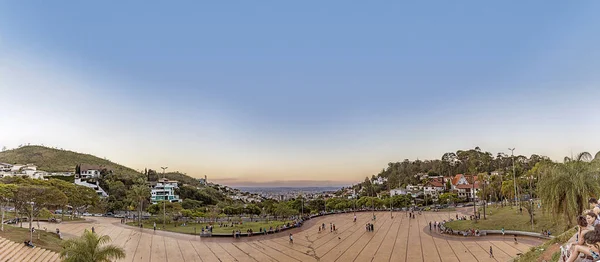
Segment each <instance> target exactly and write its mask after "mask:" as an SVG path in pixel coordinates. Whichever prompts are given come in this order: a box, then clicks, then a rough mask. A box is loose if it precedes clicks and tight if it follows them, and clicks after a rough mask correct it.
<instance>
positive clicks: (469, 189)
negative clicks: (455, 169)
mask: <svg viewBox="0 0 600 262" xmlns="http://www.w3.org/2000/svg"><path fill="white" fill-rule="evenodd" d="M469 181H471V182H472V181H475V186H473V184H472V183H470V182H469ZM479 187H480V183H479V181H477V176H469V177H468V179H467V177H466V176H465V175H463V174H458V175H456V176H454V177H453V178H452V191H454V192H456V193H457V195H458V197H461V198H468V199H473V198H477V193H478V192H479V190H480V188H479Z"/></svg>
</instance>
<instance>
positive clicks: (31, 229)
mask: <svg viewBox="0 0 600 262" xmlns="http://www.w3.org/2000/svg"><path fill="white" fill-rule="evenodd" d="M33 204H34V203H33V202H31V214H30V215H31V220H30V221H29V234H30V236H29V237H30V238H29V239H30V240H29V241H30V242H31V244H32V245H33ZM2 223H4V221H2Z"/></svg>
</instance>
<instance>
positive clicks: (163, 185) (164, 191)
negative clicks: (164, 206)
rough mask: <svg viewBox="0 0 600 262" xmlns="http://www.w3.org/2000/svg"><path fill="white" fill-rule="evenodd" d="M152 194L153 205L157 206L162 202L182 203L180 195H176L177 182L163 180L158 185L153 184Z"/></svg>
mask: <svg viewBox="0 0 600 262" xmlns="http://www.w3.org/2000/svg"><path fill="white" fill-rule="evenodd" d="M150 188H151V192H150V201H151V202H152V204H157V203H158V202H160V201H164V200H167V201H169V202H173V203H175V202H181V200H180V199H179V196H178V195H175V188H178V187H177V181H175V180H168V179H166V178H161V179H159V180H158V182H156V183H152V184H151V186H150Z"/></svg>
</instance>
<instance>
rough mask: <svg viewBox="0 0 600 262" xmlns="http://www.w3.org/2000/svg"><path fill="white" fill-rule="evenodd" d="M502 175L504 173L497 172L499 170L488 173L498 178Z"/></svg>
mask: <svg viewBox="0 0 600 262" xmlns="http://www.w3.org/2000/svg"><path fill="white" fill-rule="evenodd" d="M503 174H504V171H499V170H496V171H492V172H491V173H490V175H492V176H500V175H503Z"/></svg>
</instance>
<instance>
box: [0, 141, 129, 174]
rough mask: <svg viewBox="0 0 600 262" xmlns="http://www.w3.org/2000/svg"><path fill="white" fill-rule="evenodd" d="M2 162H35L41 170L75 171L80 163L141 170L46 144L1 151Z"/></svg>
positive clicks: (125, 170) (118, 171) (121, 170)
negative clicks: (46, 145)
mask: <svg viewBox="0 0 600 262" xmlns="http://www.w3.org/2000/svg"><path fill="white" fill-rule="evenodd" d="M0 162H3V163H8V164H15V163H17V164H34V165H36V166H37V167H38V169H39V170H43V171H48V172H75V166H76V165H78V164H90V165H101V166H105V167H106V168H107V169H111V170H113V172H114V173H115V174H122V175H140V173H139V172H137V171H135V170H133V169H131V168H128V167H125V166H122V165H119V164H115V163H113V162H110V161H108V160H106V159H102V158H99V157H96V156H93V155H89V154H82V153H77V152H73V151H68V150H60V149H54V148H49V147H44V146H23V147H20V148H17V149H11V150H6V151H4V152H0Z"/></svg>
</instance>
